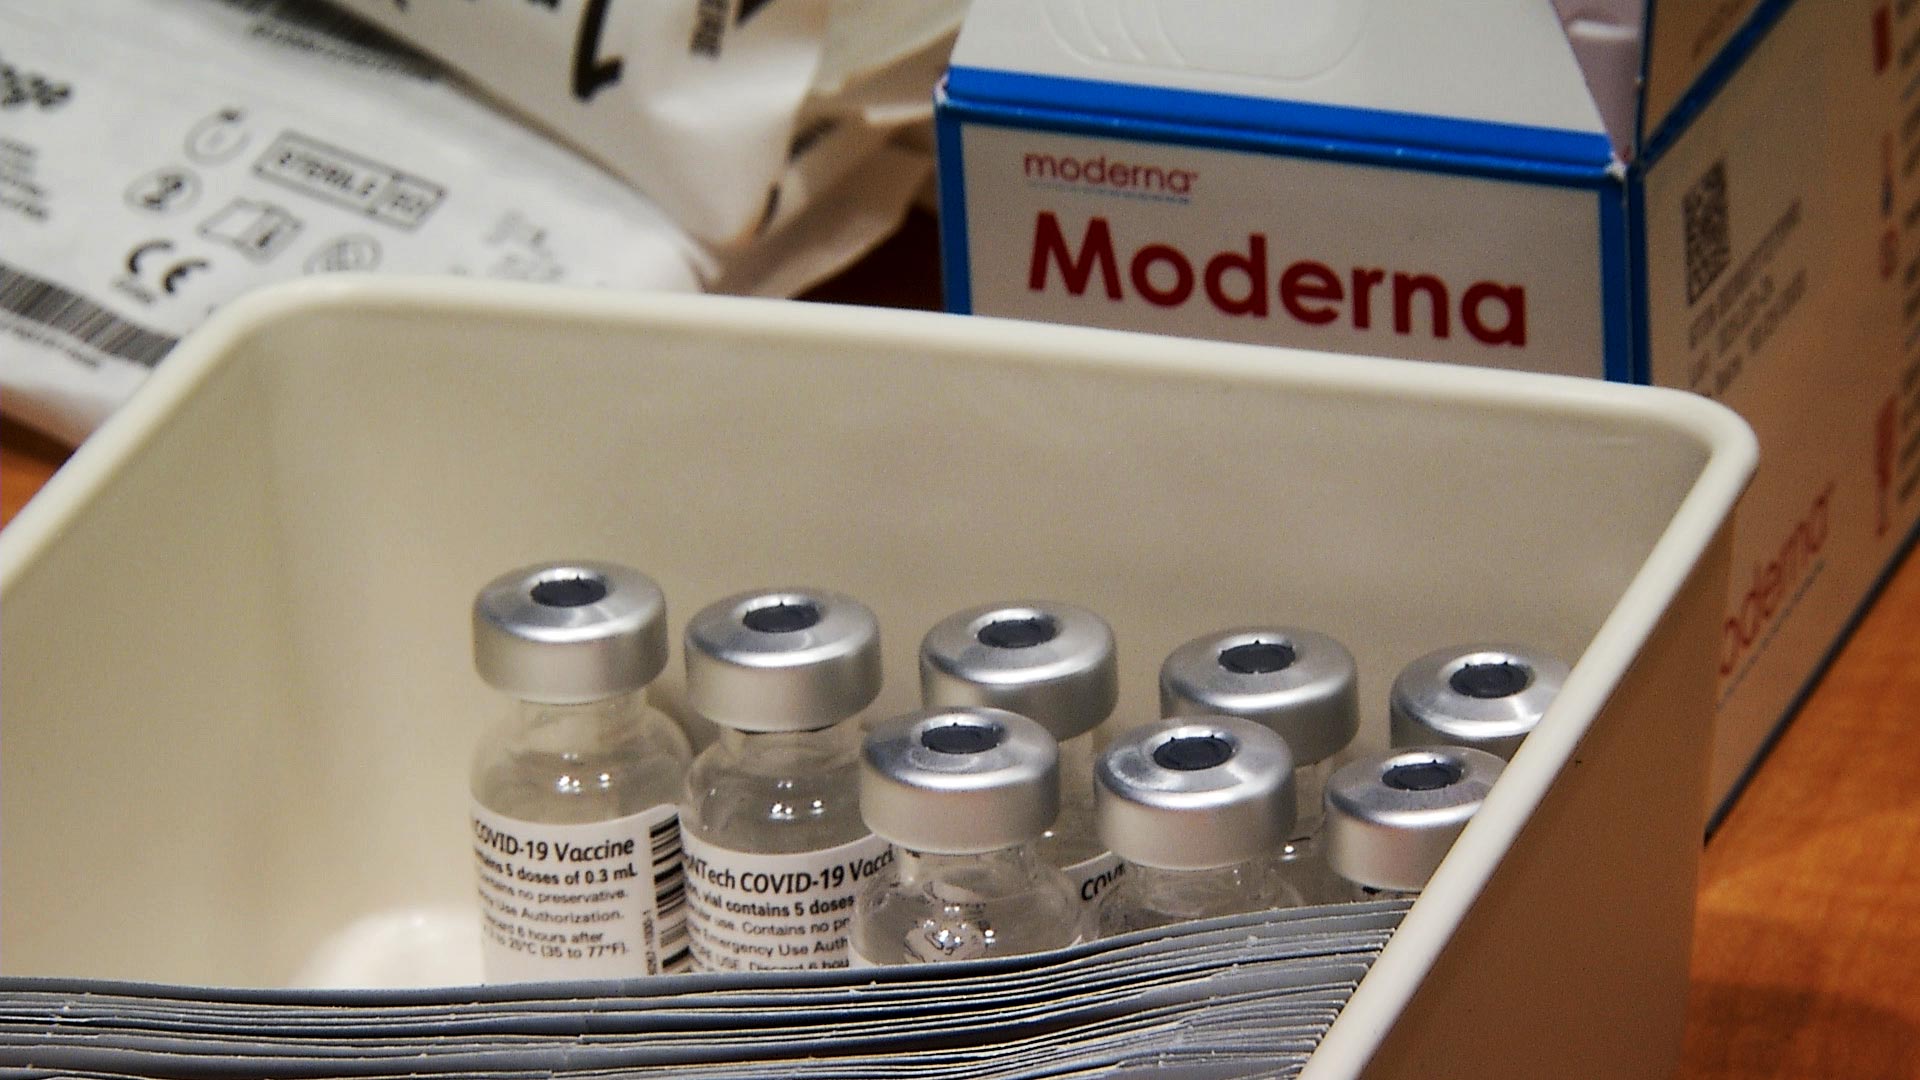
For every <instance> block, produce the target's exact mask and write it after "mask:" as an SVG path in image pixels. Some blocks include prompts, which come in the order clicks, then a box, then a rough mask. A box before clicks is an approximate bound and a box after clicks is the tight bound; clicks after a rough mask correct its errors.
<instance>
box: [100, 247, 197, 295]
mask: <svg viewBox="0 0 1920 1080" xmlns="http://www.w3.org/2000/svg"><path fill="white" fill-rule="evenodd" d="M174 251H175V249H174V244H173V241H171V240H164V239H160V240H148V241H146V242H144V243H140V244H135V245H134V246H133V250H131V251H129V252H127V273H126V276H125V277H122V278H119V279H118V280H116V281H115V282H114V285H115V287H117V288H118V289H119V290H120V291H121V292H123V293H125V294H127V295H128V296H131V297H133V298H134V299H136V300H138V301H140V302H141V303H143V304H152V303H154V302H155V301H157V300H159V299H160V298H161V297H160V295H159V294H161V293H164V294H165V295H167V296H173V295H175V294H177V293H179V291H180V290H181V288H182V287H183V286H184V285H185V284H186V281H187V279H188V278H189V277H191V276H193V274H194V273H195V272H197V271H200V270H205V269H208V268H209V266H211V265H212V264H210V263H208V262H207V260H205V259H201V258H195V257H192V256H189V257H187V258H183V259H176V258H174V257H173V255H174ZM156 290H157V292H156Z"/></svg>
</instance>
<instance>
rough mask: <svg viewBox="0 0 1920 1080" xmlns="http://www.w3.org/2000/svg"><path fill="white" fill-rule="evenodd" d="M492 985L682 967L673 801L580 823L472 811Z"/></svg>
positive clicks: (681, 883) (683, 932) (682, 914)
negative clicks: (545, 822) (536, 820)
mask: <svg viewBox="0 0 1920 1080" xmlns="http://www.w3.org/2000/svg"><path fill="white" fill-rule="evenodd" d="M471 817H472V822H473V863H474V869H475V871H476V872H477V873H478V875H479V894H480V924H481V934H480V941H481V961H482V963H483V964H484V965H485V969H486V974H487V981H488V982H496V983H499V982H537V981H545V980H551V979H618V978H628V977H631V976H635V975H656V974H659V973H660V972H663V971H666V972H673V971H684V970H686V968H687V964H688V959H689V950H688V943H687V922H686V913H687V890H686V875H685V871H684V868H683V866H682V861H681V855H680V817H679V814H678V812H677V810H676V808H675V807H673V806H671V805H661V806H655V807H653V808H652V809H649V810H642V811H641V812H639V813H637V814H631V815H629V816H627V817H623V818H615V819H613V820H610V821H592V822H587V823H585V824H579V825H542V824H537V823H534V822H530V821H520V820H517V819H515V818H510V817H506V816H504V815H502V814H496V813H494V812H492V811H491V810H488V809H487V808H485V807H483V806H480V805H478V804H475V805H474V806H473V807H472V811H471Z"/></svg>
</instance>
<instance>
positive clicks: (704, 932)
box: [685, 833, 893, 971]
mask: <svg viewBox="0 0 1920 1080" xmlns="http://www.w3.org/2000/svg"><path fill="white" fill-rule="evenodd" d="M685 841H686V846H687V853H686V859H687V891H688V929H689V931H690V933H691V944H692V948H693V960H694V963H695V964H696V965H698V966H699V967H700V968H701V969H702V970H704V971H790V970H796V969H807V968H844V967H847V966H848V963H849V955H850V951H849V947H848V943H847V942H848V936H849V934H850V933H851V931H852V928H853V903H854V897H855V895H856V894H857V893H858V892H859V891H860V889H861V888H862V887H864V886H865V885H866V883H867V882H868V881H871V880H872V879H873V878H874V877H876V876H878V875H879V874H881V873H882V872H883V871H885V870H886V868H887V867H889V866H892V865H893V849H892V848H891V847H890V846H889V845H888V844H887V842H886V841H885V840H883V839H881V838H880V837H878V836H863V837H861V838H860V839H858V840H855V841H853V842H851V843H846V844H841V845H840V846H838V847H831V848H823V849H821V850H819V851H802V852H795V853H791V854H786V855H760V854H753V853H749V852H744V851H733V850H731V849H729V848H723V847H717V846H715V845H713V844H709V843H706V842H704V841H702V840H700V839H699V838H697V837H695V836H694V835H692V834H691V833H689V834H687V836H686V837H685Z"/></svg>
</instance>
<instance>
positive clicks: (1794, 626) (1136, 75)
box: [938, 0, 1920, 809]
mask: <svg viewBox="0 0 1920 1080" xmlns="http://www.w3.org/2000/svg"><path fill="white" fill-rule="evenodd" d="M1560 6H1561V8H1562V9H1563V10H1562V11H1556V10H1555V8H1554V6H1553V5H1551V4H1549V3H1547V2H1546V0H1536V2H1530V3H1519V2H1504V3H1487V4H1432V3H1427V2H1424V0H1292V2H1289V3H1286V4H1268V3H1256V2H1241V3H1234V2H1222V3H1213V4H1205V5H1200V4H1190V3H1181V2H1178V0H1130V2H1125V3H1111V2H1098V0H1044V2H1034V0H976V2H975V4H974V6H973V8H972V11H971V14H970V15H969V18H968V21H967V23H966V26H965V28H964V30H963V31H962V33H961V36H960V40H959V42H958V44H957V46H956V49H955V52H954V56H953V63H952V67H951V70H950V71H949V73H948V77H947V80H946V82H945V84H944V86H943V88H942V90H941V92H940V95H939V99H938V110H939V112H938V137H939V152H940V180H941V188H940V199H941V213H942V229H943V248H944V258H945V263H946V278H947V289H948V303H949V306H950V307H951V308H952V309H954V310H956V311H962V312H977V313H980V314H992V315H1004V316H1014V317H1019V318H1026V319H1040V320H1049V321H1056V322H1073V323H1085V324H1092V325H1097V326H1105V327H1116V328H1123V329H1132V330H1147V331H1154V332H1158V333H1164V334H1178V335H1184V336H1191V337H1208V338H1221V339H1227V340H1233V341H1244V342H1263V343H1272V344H1284V345H1292V346H1301V347H1309V348H1315V349H1325V350H1332V351H1340V352H1353V353H1365V354H1377V355H1389V356H1400V357H1410V358H1417V359H1427V360H1443V361H1451V362H1455V363H1464V364H1477V365H1485V366H1490V367H1499V368H1513V369H1523V370H1529V371H1547V372H1560V373H1568V374H1576V375H1586V376H1593V377H1596V378H1607V379H1612V380H1616V381H1624V382H1639V383H1652V384H1656V385H1660V386H1669V387H1679V388H1684V389H1691V390H1694V391H1697V392H1700V393H1703V394H1706V395H1708V396H1711V397H1713V398H1716V399H1718V400H1720V401H1722V402H1724V403H1726V404H1728V405H1730V406H1732V407H1733V408H1734V409H1736V410H1737V411H1739V412H1740V413H1742V414H1743V415H1744V416H1745V417H1746V418H1747V420H1748V421H1749V422H1750V423H1751V424H1752V425H1753V427H1754V428H1755V430H1756V431H1757V432H1758V434H1759V436H1760V441H1761V447H1762V459H1763V465H1762V468H1761V470H1760V473H1759V476H1758V478H1757V479H1756V481H1755V484H1754V486H1753V488H1752V490H1751V492H1750V493H1749V494H1748V496H1747V498H1746V501H1745V503H1744V505H1743V507H1742V509H1741V512H1740V515H1739V517H1738V528H1737V535H1736V541H1735V545H1736V546H1735V550H1734V568H1735V569H1734V574H1733V581H1732V585H1731V588H1730V590H1729V595H1728V597H1727V602H1726V606H1725V611H1724V614H1723V617H1722V619H1721V620H1720V629H1719V639H1720V640H1719V644H1718V656H1719V660H1718V668H1719V690H1718V696H1719V708H1718V734H1717V737H1716V749H1715V752H1714V756H1713V761H1712V766H1711V793H1712V798H1713V800H1714V802H1715V803H1716V804H1717V805H1720V806H1722V808H1723V809H1724V806H1725V804H1726V801H1727V799H1728V798H1729V796H1730V793H1731V792H1732V791H1733V790H1734V789H1735V788H1736V787H1737V785H1738V784H1739V782H1740V780H1741V778H1742V777H1743V775H1744V773H1745V771H1746V770H1747V769H1748V767H1749V764H1750V763H1751V762H1752V761H1753V760H1754V759H1755V756H1756V754H1757V753H1758V752H1759V751H1760V750H1761V749H1762V748H1763V746H1764V745H1765V744H1766V743H1767V741H1768V739H1769V737H1770V734H1771V733H1772V732H1773V731H1775V730H1776V728H1777V726H1778V724H1779V723H1780V722H1781V721H1782V719H1783V717H1784V716H1786V715H1787V714H1789V713H1790V711H1791V708H1792V706H1793V705H1794V704H1795V703H1796V701H1797V698H1798V696H1799V695H1800V694H1801V693H1802V692H1803V689H1804V688H1805V687H1807V686H1808V685H1809V683H1810V682H1811V680H1812V679H1813V677H1814V676H1815V675H1816V674H1817V673H1818V671H1819V670H1820V667H1821V666H1822V664H1823V662H1824V659H1825V657H1826V656H1827V655H1828V653H1829V650H1830V649H1831V648H1833V647H1834V646H1835V643H1836V641H1837V640H1838V638H1839V637H1840V636H1841V635H1842V634H1843V633H1844V631H1845V630H1846V629H1847V627H1848V626H1849V625H1850V622H1851V619H1852V617H1853V616H1854V614H1855V612H1856V611H1857V610H1858V608H1859V607H1860V605H1861V604H1862V603H1863V602H1864V598H1866V597H1867V596H1868V595H1870V593H1871V591H1872V589H1873V587H1874V585H1875V584H1876V582H1877V580H1878V578H1879V577H1880V575H1881V573H1882V571H1883V568H1884V567H1886V566H1887V564H1888V562H1889V560H1890V558H1891V556H1892V555H1893V554H1894V553H1895V552H1896V551H1897V550H1899V549H1900V548H1901V546H1902V541H1903V539H1904V538H1905V537H1906V536H1907V534H1908V533H1909V530H1910V529H1911V527H1912V526H1913V523H1914V520H1915V513H1916V502H1915V498H1914V496H1915V489H1916V485H1917V484H1920V345H1917V344H1916V338H1917V337H1920V244H1916V242H1915V240H1914V238H1913V232H1914V229H1915V226H1916V224H1920V183H1917V182H1916V179H1915V169H1916V164H1920V63H1916V58H1917V57H1920V5H1915V4H1912V3H1899V4H1891V3H1875V2H1862V0H1798V2H1794V3H1778V2H1754V0H1748V2H1745V3H1741V2H1738V0H1734V2H1725V3H1712V4H1707V3H1699V4H1679V3H1668V4H1658V5H1645V4H1636V3H1631V2H1627V3H1621V2H1611V3H1609V2H1605V0H1598V2H1593V3H1576V2H1574V0H1567V2H1565V3H1562V4H1561V5H1560ZM1563 14H1564V16H1565V18H1564V20H1563V17H1562V16H1563ZM1392 435H1393V433H1391V432H1388V431H1382V432H1380V437H1382V438H1391V437H1392ZM1593 452H1594V453H1596V454H1606V453H1608V448H1607V447H1605V446H1601V445H1596V446H1595V447H1594V448H1593ZM1637 482H1638V478H1637V477H1635V476H1634V475H1632V473H1631V472H1629V471H1625V470H1623V471H1622V473H1621V475H1620V477H1619V483H1620V484H1622V485H1623V486H1631V485H1633V484H1635V483H1637ZM1463 512H1470V511H1463ZM1413 527H1417V523H1411V522H1394V521H1383V522H1381V528H1383V529H1401V528H1413Z"/></svg>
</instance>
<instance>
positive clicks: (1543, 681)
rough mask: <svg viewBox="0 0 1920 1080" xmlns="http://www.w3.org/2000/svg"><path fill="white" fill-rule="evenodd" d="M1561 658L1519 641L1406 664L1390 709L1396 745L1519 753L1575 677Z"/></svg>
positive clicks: (1472, 647) (1461, 649) (1469, 648)
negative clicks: (1457, 747) (1561, 688)
mask: <svg viewBox="0 0 1920 1080" xmlns="http://www.w3.org/2000/svg"><path fill="white" fill-rule="evenodd" d="M1567 671H1568V669H1567V665H1566V663H1565V661H1562V660H1560V659H1558V658H1557V657H1552V656H1548V655H1546V654H1545V653H1542V652H1538V651H1536V650H1533V649H1527V648H1523V647H1521V646H1518V645H1502V644H1479V645H1461V646H1455V647H1453V648H1448V649H1440V650H1438V651H1435V652H1430V653H1428V654H1427V655H1425V656H1423V657H1421V658H1420V659H1418V660H1415V661H1414V662H1413V663H1411V664H1408V665H1407V666H1406V667H1404V668H1402V669H1401V671H1400V675H1399V677H1397V678H1395V679H1394V680H1393V692H1392V694H1391V695H1389V697H1388V704H1387V711H1388V715H1389V716H1390V717H1391V724H1392V731H1393V735H1392V738H1393V744H1394V745H1395V746H1430V745H1434V744H1439V743H1444V744H1446V745H1448V746H1471V747H1473V748H1475V749H1477V750H1485V751H1486V752H1488V753H1490V754H1494V755H1497V756H1499V757H1502V758H1507V759H1509V760H1510V759H1512V757H1513V753H1514V751H1516V750H1518V749H1520V741H1521V740H1522V739H1525V738H1526V737H1527V733H1528V732H1530V731H1532V730H1533V728H1534V725H1536V724H1538V723H1539V722H1540V717H1542V716H1544V715H1545V714H1546V711H1547V706H1548V705H1550V704H1552V703H1553V699H1554V697H1555V695H1557V694H1559V693H1560V687H1561V685H1562V684H1563V683H1565V682H1566V681H1567Z"/></svg>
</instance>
